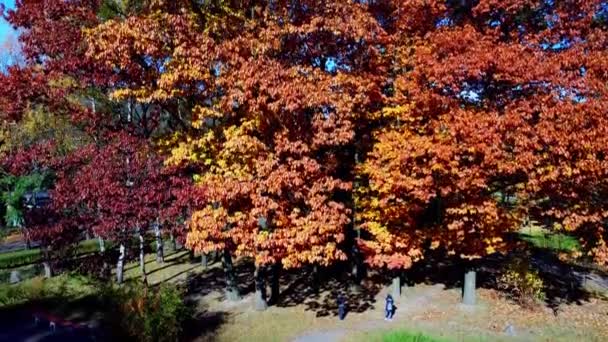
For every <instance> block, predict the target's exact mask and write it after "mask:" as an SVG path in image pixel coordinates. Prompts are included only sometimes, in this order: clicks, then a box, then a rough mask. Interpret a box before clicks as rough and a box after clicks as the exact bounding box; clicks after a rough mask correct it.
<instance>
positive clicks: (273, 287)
mask: <svg viewBox="0 0 608 342" xmlns="http://www.w3.org/2000/svg"><path fill="white" fill-rule="evenodd" d="M281 268H282V267H281V263H278V262H277V263H275V264H274V265H272V278H271V280H270V281H271V283H270V301H271V303H272V304H276V303H278V302H279V295H280V294H281V287H280V282H279V281H280V280H281Z"/></svg>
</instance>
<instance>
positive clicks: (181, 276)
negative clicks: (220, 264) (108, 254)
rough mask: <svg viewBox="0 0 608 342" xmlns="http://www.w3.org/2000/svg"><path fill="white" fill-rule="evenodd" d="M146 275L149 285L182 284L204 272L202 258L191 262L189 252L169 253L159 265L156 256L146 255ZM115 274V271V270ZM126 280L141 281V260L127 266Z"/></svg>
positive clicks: (210, 266)
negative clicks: (192, 276)
mask: <svg viewBox="0 0 608 342" xmlns="http://www.w3.org/2000/svg"><path fill="white" fill-rule="evenodd" d="M145 260H146V275H147V277H148V284H150V285H158V284H160V283H164V282H167V281H171V282H180V281H183V280H185V279H186V278H187V277H188V276H189V275H191V274H198V273H202V272H203V271H204V268H203V266H202V264H201V262H200V258H197V259H195V260H192V261H191V260H190V253H189V252H188V251H187V250H182V251H177V252H168V253H167V254H165V262H164V263H157V262H156V254H153V253H151V254H146V256H145ZM216 266H217V264H214V265H209V266H208V267H209V268H212V267H216ZM114 272H115V270H114ZM125 279H126V280H127V281H131V280H132V281H137V280H140V279H141V269H140V265H139V260H134V261H131V262H129V263H128V264H127V265H125Z"/></svg>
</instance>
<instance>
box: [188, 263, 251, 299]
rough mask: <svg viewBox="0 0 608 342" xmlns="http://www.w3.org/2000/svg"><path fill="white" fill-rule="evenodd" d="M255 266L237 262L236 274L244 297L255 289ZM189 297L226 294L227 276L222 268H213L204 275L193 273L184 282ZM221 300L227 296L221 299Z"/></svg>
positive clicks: (235, 266) (235, 265)
mask: <svg viewBox="0 0 608 342" xmlns="http://www.w3.org/2000/svg"><path fill="white" fill-rule="evenodd" d="M253 272H254V266H253V264H252V263H250V262H236V263H235V264H234V274H235V278H236V283H237V285H238V287H239V292H240V294H241V295H242V296H246V295H248V294H250V293H252V292H253V291H254V289H255V286H254V282H253V280H254V279H253ZM184 285H185V288H186V293H187V295H188V296H194V297H202V296H206V295H208V294H210V293H212V292H221V293H224V289H225V288H226V276H225V273H224V270H223V268H222V267H211V268H208V269H207V270H206V271H205V272H203V273H191V274H189V275H188V276H187V277H186V280H185V281H184ZM220 299H221V300H224V299H225V296H224V295H222V296H221V297H220Z"/></svg>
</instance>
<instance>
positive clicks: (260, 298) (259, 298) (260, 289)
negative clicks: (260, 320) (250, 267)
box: [254, 266, 268, 311]
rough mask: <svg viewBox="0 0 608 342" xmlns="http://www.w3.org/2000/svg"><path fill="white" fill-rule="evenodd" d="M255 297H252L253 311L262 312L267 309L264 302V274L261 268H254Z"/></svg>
mask: <svg viewBox="0 0 608 342" xmlns="http://www.w3.org/2000/svg"><path fill="white" fill-rule="evenodd" d="M254 278H255V296H254V309H255V310H256V311H264V310H266V309H267V308H268V303H267V302H266V281H265V272H264V267H263V266H256V267H255V273H254Z"/></svg>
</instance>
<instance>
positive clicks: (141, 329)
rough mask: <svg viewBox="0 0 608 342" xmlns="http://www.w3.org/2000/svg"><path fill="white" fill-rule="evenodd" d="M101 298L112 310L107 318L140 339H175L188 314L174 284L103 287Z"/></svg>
mask: <svg viewBox="0 0 608 342" xmlns="http://www.w3.org/2000/svg"><path fill="white" fill-rule="evenodd" d="M104 292H105V294H104V296H103V297H104V298H105V300H106V301H107V302H109V303H108V304H109V306H107V307H110V308H113V310H114V311H115V312H114V313H113V314H111V315H110V318H111V319H112V321H111V322H109V323H110V324H111V325H113V326H114V329H115V330H116V329H118V330H120V331H122V332H123V333H124V334H126V335H127V336H128V337H129V338H132V339H134V340H137V341H141V342H164V341H167V342H168V341H178V340H179V337H180V336H181V334H182V327H183V324H184V322H185V320H186V319H187V318H188V317H189V313H190V312H189V309H188V307H187V306H186V304H185V303H184V300H183V293H182V291H180V290H179V289H178V288H177V287H176V286H175V285H170V284H164V285H161V286H160V287H158V288H154V289H152V288H145V287H143V286H141V285H139V284H137V285H134V284H127V285H125V286H123V287H109V288H107V289H105V291H104Z"/></svg>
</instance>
